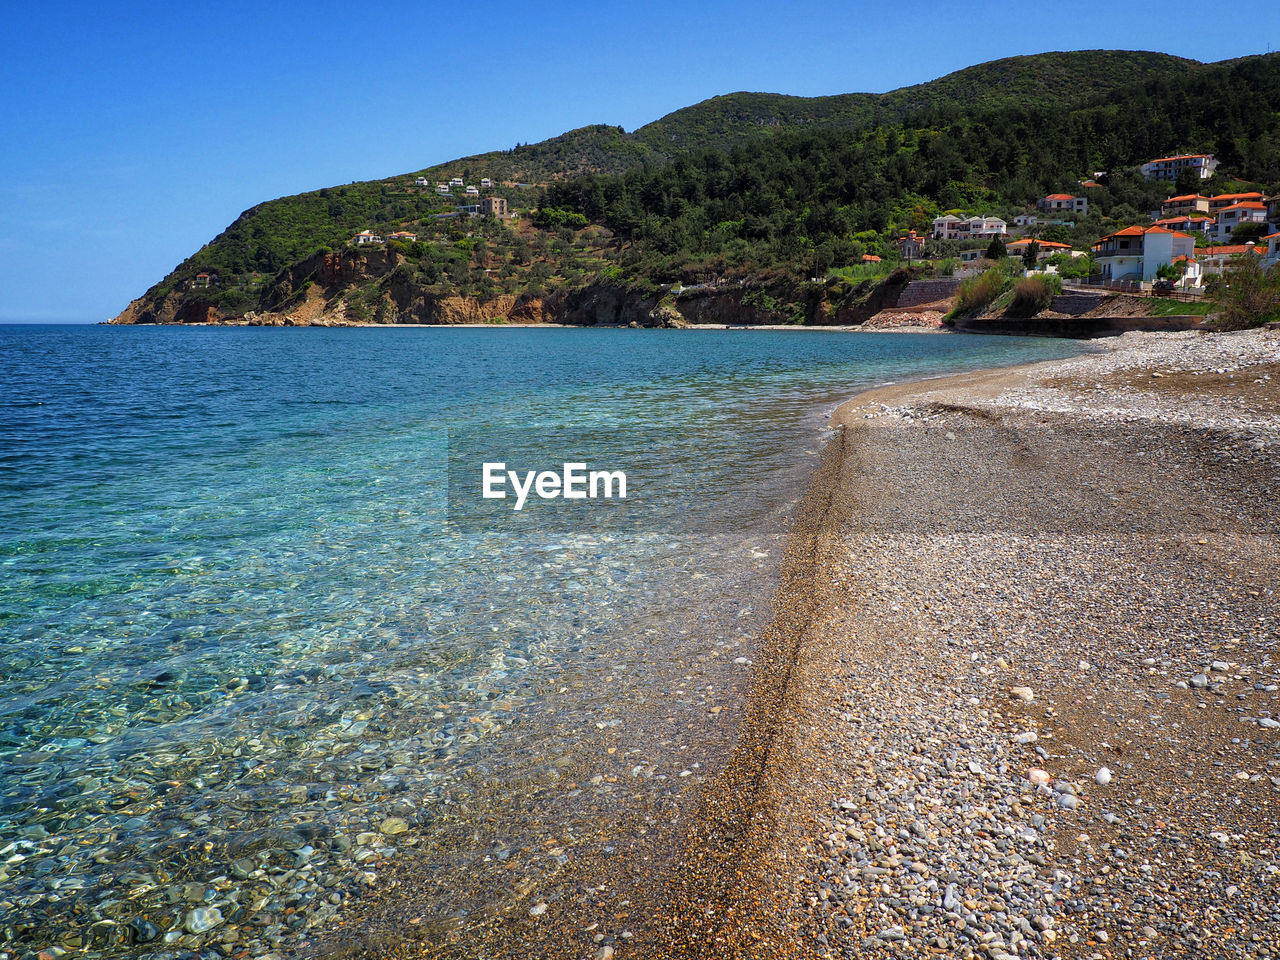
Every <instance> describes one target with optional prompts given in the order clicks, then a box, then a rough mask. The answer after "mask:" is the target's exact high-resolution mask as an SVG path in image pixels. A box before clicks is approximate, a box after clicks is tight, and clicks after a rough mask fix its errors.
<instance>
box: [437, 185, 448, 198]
mask: <svg viewBox="0 0 1280 960" xmlns="http://www.w3.org/2000/svg"><path fill="white" fill-rule="evenodd" d="M436 193H438V194H440V195H441V196H447V195H448V193H449V185H448V184H447V183H437V184H436Z"/></svg>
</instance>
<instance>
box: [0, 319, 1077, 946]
mask: <svg viewBox="0 0 1280 960" xmlns="http://www.w3.org/2000/svg"><path fill="white" fill-rule="evenodd" d="M1078 349H1079V347H1078V345H1076V344H1071V343H1064V342H1061V341H1047V340H1027V339H1013V338H980V337H961V336H954V337H947V336H923V335H922V336H909V335H874V334H857V335H846V334H835V333H816V332H804V331H796V332H784V331H778V332H763V331H752V332H745V331H744V332H733V331H688V332H668V331H620V330H612V331H597V330H421V329H404V330H396V329H390V330H370V329H361V330H329V329H314V330H312V329H296V330H294V329H284V330H277V329H254V328H227V329H219V328H106V327H89V326H86V327H0V664H2V667H3V669H2V670H0V949H8V950H9V951H10V952H11V955H13V956H22V955H24V954H25V953H27V952H28V951H31V950H39V949H45V948H55V950H54V952H55V955H56V954H57V950H59V949H66V950H76V949H78V948H84V949H87V950H88V951H89V952H90V953H91V954H95V955H98V954H100V955H132V956H140V955H172V956H177V955H179V954H181V953H194V954H197V955H203V956H210V957H212V956H222V955H231V954H234V953H237V952H239V951H241V950H243V949H247V950H248V951H249V953H250V954H251V955H262V954H265V953H267V952H271V951H275V950H280V949H285V948H288V947H289V946H290V945H291V944H295V943H297V942H298V939H299V938H300V937H303V936H309V935H314V934H316V933H319V932H323V930H324V929H325V928H326V926H327V925H328V924H330V923H331V922H332V921H333V920H334V918H336V917H339V916H342V915H343V914H344V913H346V912H348V911H350V910H351V907H350V903H351V901H352V900H353V898H359V897H361V896H363V895H364V894H365V893H366V892H367V891H368V890H369V889H370V888H373V887H376V886H377V884H378V883H379V882H380V875H383V874H384V873H385V871H386V870H387V869H389V868H391V867H392V866H393V865H394V864H395V862H396V861H397V860H400V861H405V860H408V859H411V858H415V857H416V858H419V859H420V860H421V859H422V858H427V860H426V862H429V863H430V864H431V870H430V871H429V873H430V876H431V878H432V882H431V887H432V889H431V890H429V891H427V892H428V893H429V895H430V897H429V899H430V912H431V914H432V916H433V918H435V919H439V920H442V921H448V922H452V923H455V924H462V925H465V924H466V923H467V922H468V921H469V920H471V919H473V918H475V917H478V916H481V915H487V914H492V913H493V912H494V911H495V910H498V909H501V908H503V905H505V904H507V903H508V902H516V901H522V900H524V899H528V898H531V897H532V898H535V899H536V897H538V896H540V895H545V896H555V893H554V890H555V886H554V878H555V876H556V875H557V874H558V873H559V872H560V871H562V870H564V869H566V867H568V866H571V864H572V862H573V860H574V858H575V857H578V856H581V855H582V854H583V853H584V851H586V849H587V848H591V849H592V850H596V851H599V850H606V851H612V850H613V849H614V846H613V844H615V843H617V842H619V837H620V836H621V835H622V834H624V833H625V834H627V835H628V836H629V837H631V840H632V842H633V843H634V842H637V841H636V840H635V838H636V837H638V836H644V835H646V833H647V831H648V830H649V829H650V828H652V829H653V830H654V831H655V832H658V831H659V829H661V830H667V831H670V830H673V829H677V828H678V824H679V822H680V819H681V817H684V816H687V813H688V804H689V798H691V797H696V795H697V791H698V790H699V785H700V784H701V783H703V782H705V779H706V778H707V777H709V776H712V775H714V772H715V770H716V768H717V764H718V762H719V761H720V759H721V758H722V757H723V756H724V753H725V750H726V749H727V746H728V744H730V743H731V742H732V736H733V722H734V721H733V718H734V716H735V707H736V704H737V703H738V702H739V700H740V694H741V691H742V689H743V687H744V685H745V683H746V682H747V679H748V677H749V671H750V662H749V661H750V659H751V640H752V637H753V635H754V634H755V632H756V631H757V630H758V628H759V626H760V624H761V622H762V620H763V618H765V617H767V616H768V613H769V609H768V600H769V591H770V589H771V573H772V570H773V564H774V563H776V560H777V557H778V553H779V550H780V536H781V533H782V531H783V529H784V524H785V518H786V511H787V509H788V508H789V506H790V505H791V504H792V503H793V502H794V499H795V497H796V496H797V495H798V493H799V491H800V490H801V489H802V485H803V481H804V477H805V476H806V474H807V471H808V470H809V469H810V468H811V466H812V464H813V462H814V457H815V456H816V455H817V452H818V450H819V449H820V445H821V437H822V430H823V426H824V423H825V414H827V413H829V411H830V409H831V408H832V407H834V406H835V405H836V403H838V402H839V401H841V400H843V399H845V398H847V397H848V396H849V395H850V394H851V393H853V392H854V391H855V390H856V389H857V388H858V387H860V386H865V385H869V384H871V383H876V382H884V381H887V380H899V379H904V378H907V377H916V376H927V375H935V374H941V373H946V372H952V371H956V370H962V369H972V368H977V367H985V366H992V365H996V364H1005V363H1015V362H1025V361H1033V360H1040V359H1048V358H1051V357H1056V356H1064V355H1068V354H1070V353H1073V352H1076V351H1078ZM481 449H483V450H484V451H485V452H486V455H488V454H489V453H490V452H493V453H494V454H495V455H496V454H501V453H502V451H503V450H504V449H505V450H507V451H508V453H509V459H510V460H511V461H512V462H513V463H516V462H518V463H520V464H521V465H524V466H528V467H531V468H532V467H543V466H556V467H558V466H559V464H560V463H562V462H563V461H565V460H571V459H575V458H577V457H580V456H583V455H584V453H583V451H589V453H588V454H587V455H589V456H592V457H593V458H595V461H596V462H600V458H604V459H607V460H609V461H611V462H610V463H609V465H610V466H611V467H619V466H620V467H623V468H625V469H629V470H631V471H632V477H633V478H634V487H633V491H629V494H632V496H631V499H630V500H629V501H628V502H627V503H625V504H620V503H601V502H591V503H587V504H577V505H575V507H576V508H577V509H576V512H573V513H569V514H565V513H564V512H559V513H557V512H555V511H553V510H549V509H548V510H539V509H535V508H538V507H543V506H548V507H549V506H550V505H549V504H542V503H535V504H532V505H531V508H530V509H529V510H527V511H523V512H522V513H521V514H520V515H518V516H517V515H515V514H514V513H512V512H509V511H507V510H506V509H505V504H504V505H502V506H503V510H502V511H501V512H499V513H494V512H492V511H491V512H488V513H485V512H483V511H481V512H480V513H477V514H476V515H474V516H472V515H471V514H470V513H469V511H470V509H471V508H472V507H474V506H476V502H477V501H476V498H475V496H474V495H469V494H468V493H467V491H468V490H469V489H472V487H471V486H470V484H472V482H473V478H471V477H470V475H468V476H467V477H465V478H463V477H460V476H459V471H460V470H464V469H469V468H468V467H467V466H466V463H467V462H470V461H466V457H468V456H472V457H473V455H475V454H477V452H478V451H480V450H481ZM459 451H464V452H465V455H462V460H463V461H466V462H464V463H460V461H459V456H460V454H459ZM451 453H452V454H454V456H453V458H452V461H451V458H450V454H451ZM473 458H474V457H473ZM451 471H452V472H451ZM451 481H452V483H451ZM451 492H452V494H453V495H452V497H451V496H450V493H451ZM485 506H493V504H492V503H489V504H486V505H485ZM619 849H620V848H619ZM628 849H630V848H628ZM494 876H499V877H500V879H499V880H495V879H493V877H494ZM513 878H514V880H513Z"/></svg>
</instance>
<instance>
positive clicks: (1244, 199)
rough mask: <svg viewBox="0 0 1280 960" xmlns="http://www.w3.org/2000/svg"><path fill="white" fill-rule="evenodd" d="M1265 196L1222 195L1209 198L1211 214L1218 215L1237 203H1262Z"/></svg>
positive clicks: (1256, 194)
mask: <svg viewBox="0 0 1280 960" xmlns="http://www.w3.org/2000/svg"><path fill="white" fill-rule="evenodd" d="M1262 201H1263V196H1262V194H1260V193H1220V194H1218V195H1217V196H1216V197H1210V198H1209V212H1210V213H1217V212H1218V211H1219V210H1221V209H1222V208H1223V207H1230V206H1232V205H1233V204H1237V203H1262Z"/></svg>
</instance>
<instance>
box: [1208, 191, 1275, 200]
mask: <svg viewBox="0 0 1280 960" xmlns="http://www.w3.org/2000/svg"><path fill="white" fill-rule="evenodd" d="M1255 198H1256V199H1258V200H1261V199H1262V194H1260V193H1258V192H1256V191H1255V192H1253V193H1220V194H1218V195H1217V196H1216V197H1210V198H1209V199H1210V200H1253V199H1255Z"/></svg>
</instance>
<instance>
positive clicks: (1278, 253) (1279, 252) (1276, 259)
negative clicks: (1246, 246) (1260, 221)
mask: <svg viewBox="0 0 1280 960" xmlns="http://www.w3.org/2000/svg"><path fill="white" fill-rule="evenodd" d="M1262 242H1264V243H1266V245H1267V252H1266V254H1265V255H1264V256H1263V260H1262V262H1263V264H1265V265H1266V266H1268V267H1274V266H1275V265H1276V264H1277V263H1280V233H1273V234H1271V236H1269V237H1263V238H1262Z"/></svg>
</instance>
